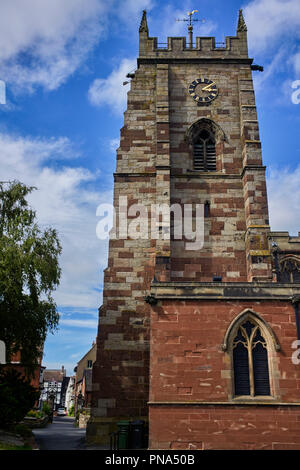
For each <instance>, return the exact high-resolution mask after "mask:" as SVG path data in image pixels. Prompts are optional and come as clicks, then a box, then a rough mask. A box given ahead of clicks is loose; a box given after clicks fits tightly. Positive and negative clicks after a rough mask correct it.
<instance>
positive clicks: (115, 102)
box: [88, 59, 137, 114]
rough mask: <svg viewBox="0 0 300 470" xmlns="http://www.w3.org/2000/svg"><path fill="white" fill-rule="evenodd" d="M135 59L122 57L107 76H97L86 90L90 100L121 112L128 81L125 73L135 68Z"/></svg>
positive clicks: (123, 106)
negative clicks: (125, 83)
mask: <svg viewBox="0 0 300 470" xmlns="http://www.w3.org/2000/svg"><path fill="white" fill-rule="evenodd" d="M136 67H137V64H136V59H123V60H122V61H121V62H120V65H119V67H118V68H116V69H114V70H113V71H112V72H111V74H110V75H109V76H108V77H107V78H97V79H96V80H94V81H93V83H92V84H91V86H90V89H89V91H88V97H89V100H90V102H91V103H92V104H93V105H95V106H103V105H107V106H109V107H110V109H111V110H112V111H113V112H114V113H116V114H121V113H123V112H124V111H125V108H126V99H127V92H128V88H129V86H128V85H125V86H123V82H125V81H129V79H127V78H126V75H127V74H128V73H129V72H132V71H134V70H135V69H136Z"/></svg>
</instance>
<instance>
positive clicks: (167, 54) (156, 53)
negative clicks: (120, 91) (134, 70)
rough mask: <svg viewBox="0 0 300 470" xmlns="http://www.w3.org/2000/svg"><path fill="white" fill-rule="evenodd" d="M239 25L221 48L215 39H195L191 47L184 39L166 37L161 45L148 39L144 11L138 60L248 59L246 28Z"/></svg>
mask: <svg viewBox="0 0 300 470" xmlns="http://www.w3.org/2000/svg"><path fill="white" fill-rule="evenodd" d="M240 14H241V13H240ZM240 24H242V23H241V20H240V19H239V23H238V28H237V33H236V36H226V38H225V41H224V43H222V46H221V47H219V43H217V42H216V38H215V37H196V38H195V43H194V44H193V47H191V46H190V44H187V41H186V38H185V37H168V38H167V43H165V44H161V43H159V42H158V38H157V37H149V30H148V25H147V18H146V12H145V11H144V13H143V18H142V22H141V26H140V30H139V40H140V41H139V42H140V44H139V46H140V47H139V60H140V59H168V60H169V59H175V58H176V59H189V60H190V59H248V46H247V28H246V29H245V28H242V27H241V26H239V25H240ZM248 60H249V59H248Z"/></svg>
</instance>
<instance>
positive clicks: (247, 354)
mask: <svg viewBox="0 0 300 470" xmlns="http://www.w3.org/2000/svg"><path fill="white" fill-rule="evenodd" d="M233 369H234V393H235V396H241V395H249V396H253V397H254V396H266V395H270V379H269V366H268V350H267V344H266V341H265V339H264V338H263V336H262V334H261V330H260V328H259V326H258V325H257V324H256V323H255V322H253V321H252V320H247V321H246V322H245V323H243V324H242V325H241V326H240V327H239V329H238V331H237V335H236V337H235V338H234V340H233Z"/></svg>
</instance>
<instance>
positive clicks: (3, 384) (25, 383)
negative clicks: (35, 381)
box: [0, 368, 39, 428]
mask: <svg viewBox="0 0 300 470" xmlns="http://www.w3.org/2000/svg"><path fill="white" fill-rule="evenodd" d="M38 398H39V392H38V390H36V389H34V387H32V385H31V384H30V381H29V380H28V379H26V378H25V377H23V376H22V375H21V374H20V372H17V371H16V370H14V369H8V370H5V369H3V368H1V369H0V423H1V427H4V428H5V427H8V426H9V425H11V424H15V423H18V422H20V421H21V420H22V419H23V418H24V416H25V415H26V414H27V412H28V411H29V410H30V409H31V408H32V407H33V405H34V403H35V401H36V400H38Z"/></svg>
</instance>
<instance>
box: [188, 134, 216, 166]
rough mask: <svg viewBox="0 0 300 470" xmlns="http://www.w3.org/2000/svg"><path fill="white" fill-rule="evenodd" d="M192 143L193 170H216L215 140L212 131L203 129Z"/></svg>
mask: <svg viewBox="0 0 300 470" xmlns="http://www.w3.org/2000/svg"><path fill="white" fill-rule="evenodd" d="M193 145H194V170H201V171H216V142H215V139H214V136H213V135H212V133H211V132H209V131H208V130H207V129H203V130H202V131H201V132H199V134H198V136H197V138H196V139H195V140H194V142H193Z"/></svg>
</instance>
